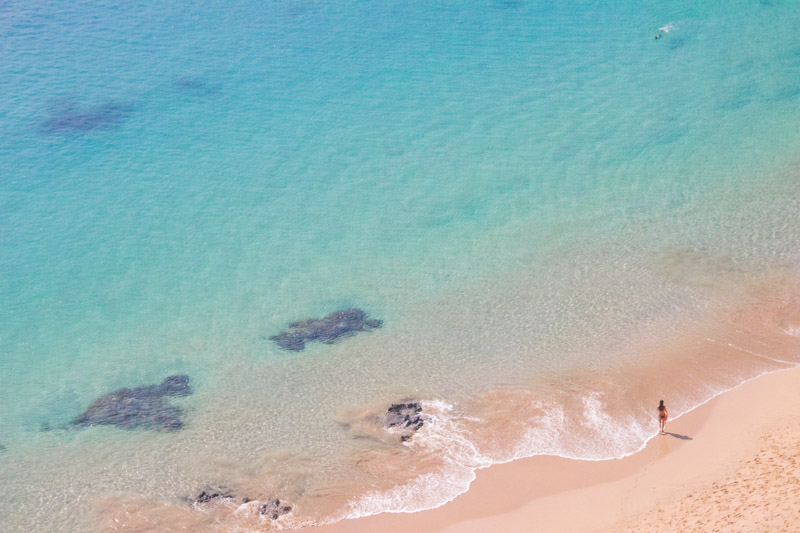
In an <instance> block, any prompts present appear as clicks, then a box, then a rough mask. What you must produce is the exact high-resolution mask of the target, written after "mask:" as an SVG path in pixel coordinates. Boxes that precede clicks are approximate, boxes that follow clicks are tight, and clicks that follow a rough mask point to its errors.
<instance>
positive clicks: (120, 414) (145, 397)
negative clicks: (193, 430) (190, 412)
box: [72, 375, 192, 431]
mask: <svg viewBox="0 0 800 533" xmlns="http://www.w3.org/2000/svg"><path fill="white" fill-rule="evenodd" d="M191 393H192V388H191V387H190V386H189V376H186V375H177V376H170V377H168V378H167V379H165V380H164V381H163V382H161V383H160V384H158V385H147V386H145V387H136V388H135V389H128V388H125V389H120V390H118V391H114V392H111V393H109V394H105V395H103V396H101V397H100V398H98V399H96V400H95V401H94V403H92V405H90V406H89V408H88V409H86V411H84V412H83V413H82V414H81V415H79V416H77V417H76V418H75V419H74V420H73V421H72V424H73V425H76V426H96V425H109V426H117V427H120V428H123V429H138V428H143V429H165V430H169V431H176V430H179V429H181V428H182V427H183V421H182V420H181V416H182V415H183V409H181V408H180V407H176V406H174V405H170V403H169V401H168V398H169V397H171V396H186V395H188V394H191Z"/></svg>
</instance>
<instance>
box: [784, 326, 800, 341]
mask: <svg viewBox="0 0 800 533" xmlns="http://www.w3.org/2000/svg"><path fill="white" fill-rule="evenodd" d="M783 332H784V333H786V334H787V335H791V336H792V337H798V338H800V326H789V327H788V328H786V329H784V330H783Z"/></svg>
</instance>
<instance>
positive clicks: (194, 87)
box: [172, 76, 220, 96]
mask: <svg viewBox="0 0 800 533" xmlns="http://www.w3.org/2000/svg"><path fill="white" fill-rule="evenodd" d="M172 86H173V87H174V88H175V89H177V90H178V91H180V92H182V93H186V94H194V95H198V96H210V95H214V94H218V93H219V92H220V86H219V85H217V84H214V83H209V82H207V81H205V80H204V79H202V78H192V77H186V76H184V77H181V78H178V79H176V80H175V81H174V82H173V83H172Z"/></svg>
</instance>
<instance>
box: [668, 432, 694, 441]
mask: <svg viewBox="0 0 800 533" xmlns="http://www.w3.org/2000/svg"><path fill="white" fill-rule="evenodd" d="M664 435H669V436H670V437H675V438H676V439H681V440H692V437H689V436H688V435H678V434H677V433H670V432H669V431H668V432H666V433H664Z"/></svg>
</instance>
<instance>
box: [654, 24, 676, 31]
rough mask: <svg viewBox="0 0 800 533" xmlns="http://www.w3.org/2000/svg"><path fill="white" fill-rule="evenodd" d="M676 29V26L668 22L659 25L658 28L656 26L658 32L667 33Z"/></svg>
mask: <svg viewBox="0 0 800 533" xmlns="http://www.w3.org/2000/svg"><path fill="white" fill-rule="evenodd" d="M677 29H678V28H676V27H675V25H674V24H672V23H671V22H670V23H669V24H667V25H666V26H661V27H660V28H658V31H659V33H669V32H670V31H671V30H677Z"/></svg>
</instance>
